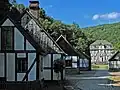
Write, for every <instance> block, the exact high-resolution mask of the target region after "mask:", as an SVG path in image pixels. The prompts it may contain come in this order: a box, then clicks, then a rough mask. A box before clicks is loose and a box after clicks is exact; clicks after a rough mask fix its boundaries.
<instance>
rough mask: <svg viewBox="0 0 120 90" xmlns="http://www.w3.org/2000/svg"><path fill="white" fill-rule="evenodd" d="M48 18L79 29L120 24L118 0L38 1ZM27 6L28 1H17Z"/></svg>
mask: <svg viewBox="0 0 120 90" xmlns="http://www.w3.org/2000/svg"><path fill="white" fill-rule="evenodd" d="M39 2H40V7H41V8H43V9H44V10H45V11H46V14H47V15H48V16H51V17H53V18H54V19H56V20H61V21H62V22H64V23H66V24H72V23H73V22H75V23H77V24H79V26H80V27H90V26H96V25H99V24H110V23H116V22H120V0H39ZM17 3H22V4H24V5H25V6H29V0H17Z"/></svg>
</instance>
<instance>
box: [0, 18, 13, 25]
mask: <svg viewBox="0 0 120 90" xmlns="http://www.w3.org/2000/svg"><path fill="white" fill-rule="evenodd" d="M2 26H14V24H13V23H12V22H11V21H10V19H9V18H8V19H6V21H5V22H4V23H3V24H2Z"/></svg>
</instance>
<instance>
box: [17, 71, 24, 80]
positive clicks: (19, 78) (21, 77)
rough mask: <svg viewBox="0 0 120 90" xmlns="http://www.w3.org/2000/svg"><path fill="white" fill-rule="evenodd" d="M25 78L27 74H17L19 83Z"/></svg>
mask: <svg viewBox="0 0 120 90" xmlns="http://www.w3.org/2000/svg"><path fill="white" fill-rule="evenodd" d="M24 76H25V73H17V81H22V79H23V78H24Z"/></svg>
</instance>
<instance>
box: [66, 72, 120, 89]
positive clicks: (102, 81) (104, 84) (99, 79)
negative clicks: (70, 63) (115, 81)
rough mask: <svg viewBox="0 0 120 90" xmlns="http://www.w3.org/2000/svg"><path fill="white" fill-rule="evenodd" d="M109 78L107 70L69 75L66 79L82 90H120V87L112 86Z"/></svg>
mask: <svg viewBox="0 0 120 90" xmlns="http://www.w3.org/2000/svg"><path fill="white" fill-rule="evenodd" d="M108 77H109V73H108V71H107V70H97V71H91V72H90V71H89V72H85V74H84V73H83V74H80V75H68V76H67V77H66V78H67V79H68V80H70V82H71V84H72V86H73V87H78V88H81V90H120V87H114V86H112V85H111V81H110V80H108ZM76 90H79V89H76Z"/></svg>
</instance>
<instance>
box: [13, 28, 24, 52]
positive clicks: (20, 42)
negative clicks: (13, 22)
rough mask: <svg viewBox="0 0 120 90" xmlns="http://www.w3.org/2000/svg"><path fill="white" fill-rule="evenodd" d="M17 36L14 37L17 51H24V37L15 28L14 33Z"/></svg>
mask: <svg viewBox="0 0 120 90" xmlns="http://www.w3.org/2000/svg"><path fill="white" fill-rule="evenodd" d="M14 33H15V34H14V35H15V36H14V42H15V43H14V44H15V45H14V46H15V48H14V49H15V50H24V36H23V35H22V34H21V33H20V31H19V30H18V29H17V28H15V32H14Z"/></svg>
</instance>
